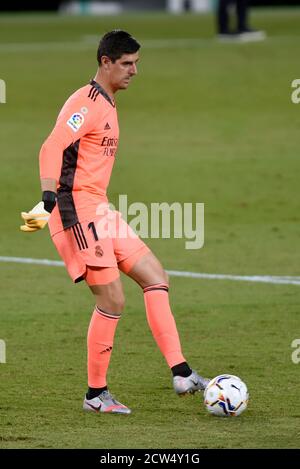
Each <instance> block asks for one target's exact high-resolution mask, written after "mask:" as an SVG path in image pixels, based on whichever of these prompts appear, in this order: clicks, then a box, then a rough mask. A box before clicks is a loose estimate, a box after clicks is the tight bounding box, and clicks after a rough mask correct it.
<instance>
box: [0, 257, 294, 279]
mask: <svg viewBox="0 0 300 469" xmlns="http://www.w3.org/2000/svg"><path fill="white" fill-rule="evenodd" d="M0 262H13V263H16V264H35V265H46V266H53V267H63V266H64V263H63V262H62V261H52V260H50V259H32V258H30V257H8V256H0ZM166 272H167V274H168V275H170V276H171V277H187V278H203V279H209V280H233V281H241V282H260V283H272V284H276V285H300V277H297V276H295V277H291V276H275V275H228V274H207V273H204V272H203V273H200V272H185V271H179V270H167V271H166Z"/></svg>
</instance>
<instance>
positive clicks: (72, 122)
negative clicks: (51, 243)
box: [20, 96, 99, 233]
mask: <svg viewBox="0 0 300 469" xmlns="http://www.w3.org/2000/svg"><path fill="white" fill-rule="evenodd" d="M82 110H84V115H83V113H82V112H80V111H82ZM98 113H99V111H98V109H97V107H96V103H94V102H92V101H91V100H90V99H89V100H88V101H87V98H86V97H82V96H79V97H78V98H75V99H72V100H69V101H67V102H66V104H65V105H64V107H63V108H62V110H61V112H60V114H59V116H58V119H57V121H56V124H55V127H54V129H53V130H52V132H51V134H50V135H49V137H48V138H47V139H46V141H45V142H44V143H43V145H42V147H41V150H40V154H39V163H40V179H41V188H42V201H41V202H39V203H38V204H37V205H36V206H35V207H34V208H33V209H32V210H30V212H22V213H21V216H22V218H23V220H24V222H25V224H24V225H22V226H21V227H20V229H21V230H22V231H25V232H28V233H29V232H34V231H38V230H41V229H42V228H44V227H45V226H46V224H47V222H48V220H49V217H50V214H51V212H52V210H53V209H54V207H55V205H56V193H57V187H58V181H59V177H60V173H61V166H62V157H63V152H64V150H65V149H66V148H68V147H69V146H70V145H71V144H72V143H74V142H75V141H77V140H79V139H80V138H81V137H82V136H83V135H85V134H86V133H88V132H90V131H91V130H92V129H93V127H94V126H95V125H96V123H97V115H98Z"/></svg>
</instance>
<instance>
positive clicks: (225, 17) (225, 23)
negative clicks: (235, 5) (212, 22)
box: [217, 0, 231, 34]
mask: <svg viewBox="0 0 300 469" xmlns="http://www.w3.org/2000/svg"><path fill="white" fill-rule="evenodd" d="M230 3H231V0H219V3H218V9H217V29H218V33H219V34H229V6H230Z"/></svg>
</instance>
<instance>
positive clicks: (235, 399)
mask: <svg viewBox="0 0 300 469" xmlns="http://www.w3.org/2000/svg"><path fill="white" fill-rule="evenodd" d="M248 400H249V394H248V389H247V386H246V384H245V383H244V382H243V381H242V380H241V379H240V378H239V377H238V376H234V375H226V374H224V375H219V376H217V377H216V378H214V379H212V380H211V381H210V382H209V383H208V385H207V387H206V389H205V391H204V405H205V407H206V409H207V410H208V412H210V413H211V414H213V415H217V416H218V417H237V416H238V415H240V414H241V413H242V412H244V410H245V409H246V408H247V405H248Z"/></svg>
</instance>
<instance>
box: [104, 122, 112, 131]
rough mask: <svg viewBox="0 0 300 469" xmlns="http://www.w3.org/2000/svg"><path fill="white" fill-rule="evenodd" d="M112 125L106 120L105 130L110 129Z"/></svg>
mask: <svg viewBox="0 0 300 469" xmlns="http://www.w3.org/2000/svg"><path fill="white" fill-rule="evenodd" d="M110 128H111V127H110V125H109V123H108V122H106V126H105V127H104V130H109V129H110Z"/></svg>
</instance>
